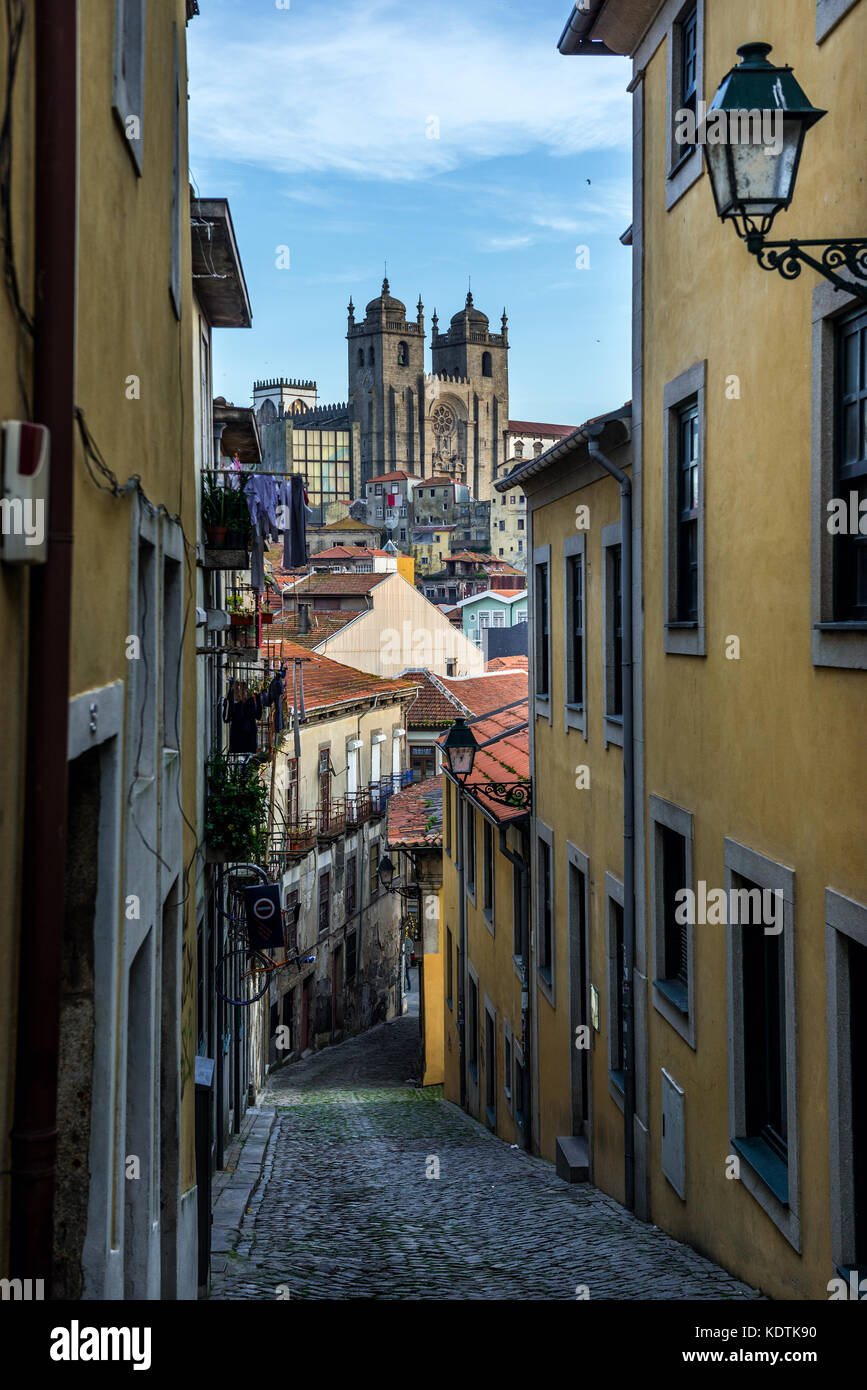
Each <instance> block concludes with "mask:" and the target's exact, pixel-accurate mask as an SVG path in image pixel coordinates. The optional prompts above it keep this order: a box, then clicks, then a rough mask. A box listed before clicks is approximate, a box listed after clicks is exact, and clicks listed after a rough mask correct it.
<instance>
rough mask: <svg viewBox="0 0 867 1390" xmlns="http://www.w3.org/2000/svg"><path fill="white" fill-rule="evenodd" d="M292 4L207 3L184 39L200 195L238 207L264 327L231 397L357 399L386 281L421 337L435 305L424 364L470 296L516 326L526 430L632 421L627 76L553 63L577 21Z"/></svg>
mask: <svg viewBox="0 0 867 1390" xmlns="http://www.w3.org/2000/svg"><path fill="white" fill-rule="evenodd" d="M278 3H282V0H203V2H202V4H201V15H200V16H198V17H197V18H195V19H193V20H192V21H191V23H190V25H189V28H188V32H187V40H188V51H189V69H190V169H191V177H192V181H193V185H194V187H195V188H196V190H197V192H198V193H199V194H200V195H201V196H202V197H227V198H228V199H229V204H230V207H231V211H232V218H233V221H234V225H235V231H236V235H237V237H238V242H239V246H240V251H241V258H242V261H243V264H244V272H245V275H246V278H247V285H248V288H249V291H250V298H251V302H252V306H253V327H252V329H249V330H244V329H224V330H220V331H219V332H218V333H216V334H215V339H216V345H215V371H214V386H215V394H221V395H225V396H226V397H227V399H229V400H233V401H234V402H235V403H236V404H239V405H240V404H246V403H249V401H250V397H251V391H252V383H253V380H254V378H257V377H269V376H289V377H312V378H314V379H315V380H316V381H317V382H318V386H319V399H320V402H322V403H326V402H332V401H338V400H344V399H345V398H346V392H347V387H346V340H345V333H346V305H347V303H348V301H349V296H350V294H352V296H353V299H354V300H355V304H356V309H357V310H359V309H360V310H361V314H360V315H359V316H360V317H363V306H364V305H365V304H366V303H367V301H368V300H369V299H372V298H373V297H374V296H375V295H377V294H378V293H379V290H380V285H381V282H382V275H383V262H384V261H386V260H387V262H388V278H389V281H390V284H391V292H392V294H394V295H396V296H397V297H398V298H399V299H402V300H403V301H404V302H405V303H406V305H407V309H408V312H410V313H411V314H412V316H413V317H414V316H415V304H416V301H417V299H418V296H419V293H421V296H422V300H423V301H424V306H425V326H426V329H427V332H428V356H427V364H428V367H429V365H430V356H429V343H430V317H431V314H432V312H433V310H434V308H436V309H437V311H438V313H439V316H440V326H441V328H442V327H443V321H444V320H445V321H447V320H448V319H449V318H450V317H451V315H452V314H453V313H456V312H457V310H458V309H460V308H461V307H462V306H463V303H464V300H465V297H466V292H467V281H468V277H472V290H473V298H474V301H475V304H476V306H477V307H478V308H480V309H482V310H484V312H485V313H486V314H488V315H489V316H490V318H491V321H492V328H495V329H496V330H497V331H498V330H499V318H500V315H501V313H502V311H503V307H504V306H505V308H506V311H507V313H508V315H509V336H510V342H511V344H512V348H511V352H510V354H509V374H510V381H509V390H510V400H509V410H510V415H511V417H512V418H513V419H522V420H540V421H551V422H554V423H558V424H579V423H581V421H583V420H584V419H587V418H588V417H589V416H591V415H596V414H599V413H601V412H602V411H605V410H609V409H613V408H615V407H616V406H618V405H620V404H622V403H623V401H625V400H626V399H627V398H628V396H629V389H630V388H629V371H630V337H629V333H630V329H629V324H630V301H629V292H630V277H631V255H632V252H631V251H630V250H629V249H628V248H625V247H623V246H622V245H621V244H620V241H619V237H620V234H621V233H622V232H623V231H624V230H625V229H626V227H627V226H628V225H629V223H630V221H631V220H632V213H631V185H630V142H631V98H630V97H629V96H628V95H627V94H626V85H627V83H628V81H629V79H630V70H629V65H628V64H627V63H626V62H625V61H624V60H622V59H619V58H564V57H562V56H561V55H560V54H559V53H558V52H557V39H558V38H559V36H560V33H561V31H562V29H563V26H564V24H565V22H566V19H567V18H568V16H569V13H570V9H571V5H570V3H569V0H459V3H452V0H437V3H432V0H416V2H415V3H414V4H410V5H408V4H406V3H405V0H403V2H402V3H401V2H400V0H289V8H282V7H280V8H278ZM435 122H438V126H437V124H435ZM281 247H288V248H289V255H288V259H289V268H288V269H286V268H278V265H277V260H278V256H279V255H280V254H281V253H280V252H279V248H281ZM578 247H587V248H589V267H588V268H585V269H577V268H576V259H577V256H576V248H578ZM282 259H283V260H284V261H285V259H286V256H285V253H282Z"/></svg>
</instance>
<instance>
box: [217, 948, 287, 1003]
mask: <svg viewBox="0 0 867 1390" xmlns="http://www.w3.org/2000/svg"><path fill="white" fill-rule="evenodd" d="M273 969H274V965H273V962H272V961H270V960H269V959H268V957H267V956H263V955H262V953H261V951H252V950H251V949H250V947H249V946H236V947H235V948H234V949H233V950H230V951H226V952H225V953H224V954H223V955H222V956H220V959H219V960H218V961H217V993H218V994H219V996H220V998H221V999H225V1001H226V1003H227V1004H240V1005H241V1006H242V1007H245V1006H247V1005H248V1004H255V1002H256V1000H257V999H261V998H262V995H263V994H264V993H265V991H266V989H267V988H268V984H269V982H270V979H271V971H272V970H273Z"/></svg>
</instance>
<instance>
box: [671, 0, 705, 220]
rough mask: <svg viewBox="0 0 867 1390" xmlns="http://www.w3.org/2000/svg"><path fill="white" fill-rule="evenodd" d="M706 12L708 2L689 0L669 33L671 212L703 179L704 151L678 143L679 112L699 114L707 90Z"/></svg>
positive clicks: (690, 144)
mask: <svg viewBox="0 0 867 1390" xmlns="http://www.w3.org/2000/svg"><path fill="white" fill-rule="evenodd" d="M704 9H705V0H690V2H689V3H688V4H686V5H685V6H684V7H683V8H682V9H681V11H680V14H679V15H678V16H677V17H676V19H675V21H674V23H673V24H672V25H671V28H670V29H669V31H668V35H667V38H668V42H667V45H666V48H667V64H668V129H669V154H668V172H667V178H666V189H665V204H666V208H667V209H671V208H672V207H673V206H674V204H675V203H676V202H677V201H678V199H679V198H681V197H682V196H683V194H684V193H685V192H686V191H687V189H688V188H691V187H692V185H693V184H694V183H695V181H696V179H698V178H699V177H700V176H701V172H702V158H701V148H700V146H699V145H697V144H694V143H683V144H682V143H679V141H678V139H677V132H678V131H679V130H680V131H681V138H682V124H683V123H682V118H681V119H680V120H679V119H678V113H679V112H682V111H690V112H692V113H693V115H694V116H697V115H698V113H699V100H700V98H701V97H702V95H703V91H704V51H703V50H704V40H703V35H704Z"/></svg>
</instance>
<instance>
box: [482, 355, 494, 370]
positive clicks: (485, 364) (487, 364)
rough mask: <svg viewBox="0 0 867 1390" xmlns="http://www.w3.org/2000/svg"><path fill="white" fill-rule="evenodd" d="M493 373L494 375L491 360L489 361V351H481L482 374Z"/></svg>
mask: <svg viewBox="0 0 867 1390" xmlns="http://www.w3.org/2000/svg"><path fill="white" fill-rule="evenodd" d="M493 375H494V369H493V365H492V362H491V354H490V353H489V352H483V353H482V376H493Z"/></svg>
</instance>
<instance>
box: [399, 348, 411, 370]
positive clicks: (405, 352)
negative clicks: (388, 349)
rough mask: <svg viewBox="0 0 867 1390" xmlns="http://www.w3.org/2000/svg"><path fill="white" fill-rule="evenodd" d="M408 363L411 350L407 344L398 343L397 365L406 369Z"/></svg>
mask: <svg viewBox="0 0 867 1390" xmlns="http://www.w3.org/2000/svg"><path fill="white" fill-rule="evenodd" d="M408 362H409V348H408V347H407V345H406V343H398V345H397V365H398V366H399V367H405V366H407V364H408Z"/></svg>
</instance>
